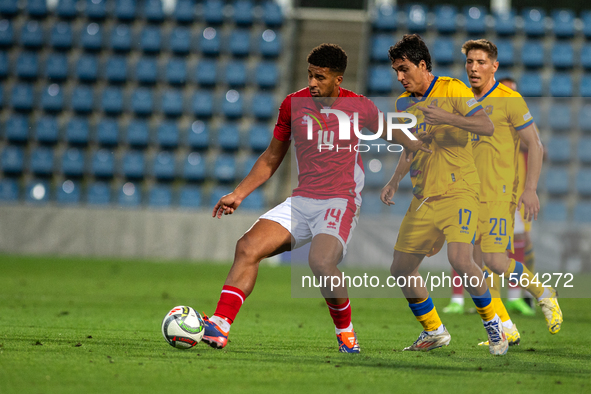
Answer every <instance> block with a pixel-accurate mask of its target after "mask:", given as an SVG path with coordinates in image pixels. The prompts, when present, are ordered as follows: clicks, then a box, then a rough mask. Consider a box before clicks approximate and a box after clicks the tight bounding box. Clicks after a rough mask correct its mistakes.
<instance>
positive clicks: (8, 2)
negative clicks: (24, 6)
mask: <svg viewBox="0 0 591 394" xmlns="http://www.w3.org/2000/svg"><path fill="white" fill-rule="evenodd" d="M18 11H19V10H18V0H4V1H0V15H2V16H4V17H8V18H10V17H13V16H15V15H16V14H18Z"/></svg>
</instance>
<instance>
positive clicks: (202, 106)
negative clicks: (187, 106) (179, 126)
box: [192, 90, 213, 118]
mask: <svg viewBox="0 0 591 394" xmlns="http://www.w3.org/2000/svg"><path fill="white" fill-rule="evenodd" d="M192 109H193V115H195V116H197V117H204V118H210V117H211V116H212V115H213V94H212V93H211V92H210V91H206V90H198V91H197V92H196V93H195V94H194V95H193V106H192Z"/></svg>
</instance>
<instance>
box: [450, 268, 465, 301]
mask: <svg viewBox="0 0 591 394" xmlns="http://www.w3.org/2000/svg"><path fill="white" fill-rule="evenodd" d="M451 272H452V278H451V286H452V290H451V294H452V295H455V296H463V295H464V286H462V281H461V280H454V278H455V277H456V276H460V275H458V273H457V272H456V270H452V271H451ZM457 284H459V286H456V285H457Z"/></svg>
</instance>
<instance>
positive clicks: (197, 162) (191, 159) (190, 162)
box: [183, 152, 206, 182]
mask: <svg viewBox="0 0 591 394" xmlns="http://www.w3.org/2000/svg"><path fill="white" fill-rule="evenodd" d="M205 170H206V166H205V159H204V158H203V157H202V156H201V155H200V154H199V153H197V152H191V153H189V154H188V155H187V157H186V158H185V160H184V163H183V178H184V179H185V180H186V181H189V182H201V181H203V180H205Z"/></svg>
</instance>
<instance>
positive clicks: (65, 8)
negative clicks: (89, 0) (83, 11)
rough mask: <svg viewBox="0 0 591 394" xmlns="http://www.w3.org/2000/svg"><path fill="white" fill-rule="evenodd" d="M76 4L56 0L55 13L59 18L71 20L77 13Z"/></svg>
mask: <svg viewBox="0 0 591 394" xmlns="http://www.w3.org/2000/svg"><path fill="white" fill-rule="evenodd" d="M77 4H78V0H58V2H57V7H56V9H55V12H56V14H57V16H59V17H60V18H63V19H73V18H75V17H76V14H77V13H78V9H77V8H76V6H77Z"/></svg>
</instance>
